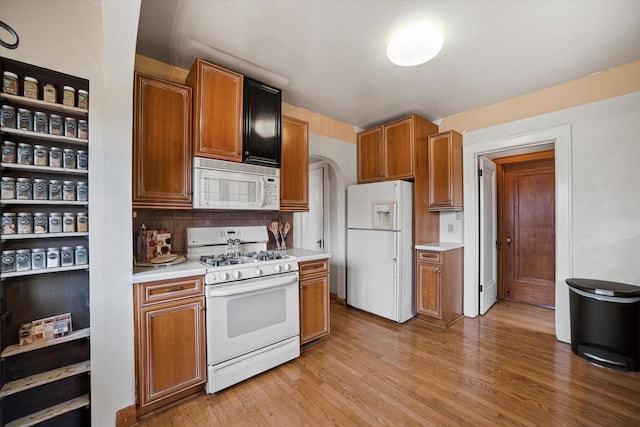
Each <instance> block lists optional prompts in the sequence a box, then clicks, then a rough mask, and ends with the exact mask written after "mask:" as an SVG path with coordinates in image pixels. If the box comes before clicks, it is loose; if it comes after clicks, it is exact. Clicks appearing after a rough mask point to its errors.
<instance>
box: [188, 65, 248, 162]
mask: <svg viewBox="0 0 640 427" xmlns="http://www.w3.org/2000/svg"><path fill="white" fill-rule="evenodd" d="M242 80H243V78H242V75H241V74H238V73H234V72H233V71H229V70H226V69H224V68H222V67H218V66H216V65H213V64H209V63H208V62H205V61H203V60H201V59H196V61H195V62H194V63H193V66H192V67H191V71H189V75H188V76H187V81H186V83H187V85H188V86H191V87H192V88H193V90H194V97H193V115H194V116H193V152H194V155H195V156H200V157H209V158H212V159H221V160H230V161H235V162H240V161H242V84H243V83H242Z"/></svg>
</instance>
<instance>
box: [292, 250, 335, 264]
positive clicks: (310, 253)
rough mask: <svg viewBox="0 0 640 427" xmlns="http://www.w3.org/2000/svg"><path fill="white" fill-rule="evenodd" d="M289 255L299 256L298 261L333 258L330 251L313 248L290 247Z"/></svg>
mask: <svg viewBox="0 0 640 427" xmlns="http://www.w3.org/2000/svg"><path fill="white" fill-rule="evenodd" d="M287 255H291V256H294V257H296V258H298V262H305V261H314V260H317V259H323V258H331V253H330V252H323V251H314V250H311V249H300V248H290V249H287Z"/></svg>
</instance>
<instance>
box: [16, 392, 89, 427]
mask: <svg viewBox="0 0 640 427" xmlns="http://www.w3.org/2000/svg"><path fill="white" fill-rule="evenodd" d="M89 404H90V400H89V395H88V394H85V395H82V396H80V397H76V398H75V399H71V400H67V401H66V402H62V403H59V404H57V405H54V406H50V407H48V408H45V409H43V410H41V411H38V412H34V413H33V414H29V415H27V416H25V417H22V418H18V419H17V420H13V421H11V422H10V423H7V424H5V427H28V426H32V425H35V424H38V423H41V422H43V421H46V420H50V419H51V418H55V417H57V416H59V415H62V414H66V413H67V412H71V411H74V410H76V409H79V408H82V407H84V406H89Z"/></svg>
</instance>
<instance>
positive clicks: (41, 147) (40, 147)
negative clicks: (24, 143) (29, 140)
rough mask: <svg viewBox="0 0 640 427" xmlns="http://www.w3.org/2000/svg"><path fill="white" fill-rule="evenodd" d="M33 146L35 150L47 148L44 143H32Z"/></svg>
mask: <svg viewBox="0 0 640 427" xmlns="http://www.w3.org/2000/svg"><path fill="white" fill-rule="evenodd" d="M33 148H35V149H36V150H42V149H45V148H47V146H46V145H34V146H33Z"/></svg>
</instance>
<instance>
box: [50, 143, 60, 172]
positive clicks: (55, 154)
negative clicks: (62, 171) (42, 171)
mask: <svg viewBox="0 0 640 427" xmlns="http://www.w3.org/2000/svg"><path fill="white" fill-rule="evenodd" d="M49 166H51V167H52V168H61V167H62V150H61V149H60V148H58V147H50V148H49Z"/></svg>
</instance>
